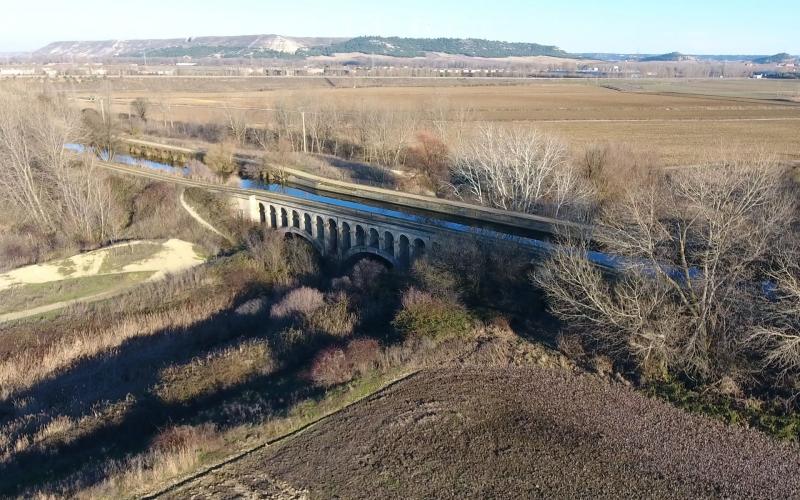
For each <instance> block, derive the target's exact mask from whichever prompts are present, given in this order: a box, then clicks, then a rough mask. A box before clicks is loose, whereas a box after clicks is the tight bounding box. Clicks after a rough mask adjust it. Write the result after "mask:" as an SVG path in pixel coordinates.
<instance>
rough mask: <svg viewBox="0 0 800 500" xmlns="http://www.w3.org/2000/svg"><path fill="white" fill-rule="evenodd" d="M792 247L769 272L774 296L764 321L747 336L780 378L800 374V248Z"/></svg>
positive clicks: (767, 308)
mask: <svg viewBox="0 0 800 500" xmlns="http://www.w3.org/2000/svg"><path fill="white" fill-rule="evenodd" d="M788 248H789V249H788V250H786V249H785V250H784V251H782V252H781V255H780V256H779V258H778V263H777V265H776V268H775V269H774V270H773V271H772V272H770V274H769V283H770V285H769V287H768V292H769V293H770V295H771V297H770V299H771V300H770V301H769V302H767V303H766V304H765V307H764V308H763V311H762V312H763V316H764V317H763V322H762V323H760V324H759V325H757V326H756V327H755V328H754V330H753V333H752V335H750V337H749V338H748V339H747V341H748V344H750V345H752V346H753V347H754V348H755V349H756V350H757V351H758V352H759V353H760V354H761V356H762V359H763V360H764V365H765V368H766V369H775V370H777V371H778V375H779V377H780V378H783V377H785V376H787V375H789V374H794V375H798V374H800V263H798V256H800V252H798V251H797V250H796V248H793V247H788Z"/></svg>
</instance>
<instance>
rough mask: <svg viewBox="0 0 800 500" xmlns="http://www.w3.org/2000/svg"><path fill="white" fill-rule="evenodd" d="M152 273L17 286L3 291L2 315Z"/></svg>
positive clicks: (91, 292) (133, 281)
mask: <svg viewBox="0 0 800 500" xmlns="http://www.w3.org/2000/svg"><path fill="white" fill-rule="evenodd" d="M152 274H153V273H152V272H151V271H146V272H138V273H124V274H110V275H99V276H88V277H84V278H73V279H68V280H63V281H54V282H50V283H35V284H29V285H23V286H17V287H13V288H10V289H8V290H3V291H2V292H0V314H5V313H11V312H17V311H24V310H27V309H33V308H35V307H41V306H46V305H49V304H55V303H56V302H64V301H69V300H74V299H79V298H82V297H89V296H92V295H96V294H98V293H102V292H105V291H109V290H112V289H114V288H119V287H123V286H130V285H134V284H136V283H140V282H142V281H144V280H146V279H147V278H149V277H150V276H151V275H152Z"/></svg>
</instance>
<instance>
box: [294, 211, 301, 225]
mask: <svg viewBox="0 0 800 500" xmlns="http://www.w3.org/2000/svg"><path fill="white" fill-rule="evenodd" d="M292 227H296V228H297V229H300V214H299V213H298V212H297V210H292Z"/></svg>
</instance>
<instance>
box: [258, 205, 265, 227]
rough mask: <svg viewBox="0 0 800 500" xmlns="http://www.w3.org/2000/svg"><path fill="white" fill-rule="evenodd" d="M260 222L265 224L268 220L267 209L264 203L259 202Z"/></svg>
mask: <svg viewBox="0 0 800 500" xmlns="http://www.w3.org/2000/svg"><path fill="white" fill-rule="evenodd" d="M258 222H260V223H261V224H265V223H266V222H267V210H266V209H265V208H264V204H263V203H259V204H258Z"/></svg>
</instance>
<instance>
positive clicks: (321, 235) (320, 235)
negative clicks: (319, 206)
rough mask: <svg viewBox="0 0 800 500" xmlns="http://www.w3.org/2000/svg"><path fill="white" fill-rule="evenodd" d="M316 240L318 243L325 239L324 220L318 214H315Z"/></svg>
mask: <svg viewBox="0 0 800 500" xmlns="http://www.w3.org/2000/svg"><path fill="white" fill-rule="evenodd" d="M317 241H319V242H320V243H323V242H324V241H325V221H324V220H322V217H320V216H319V215H318V216H317Z"/></svg>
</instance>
